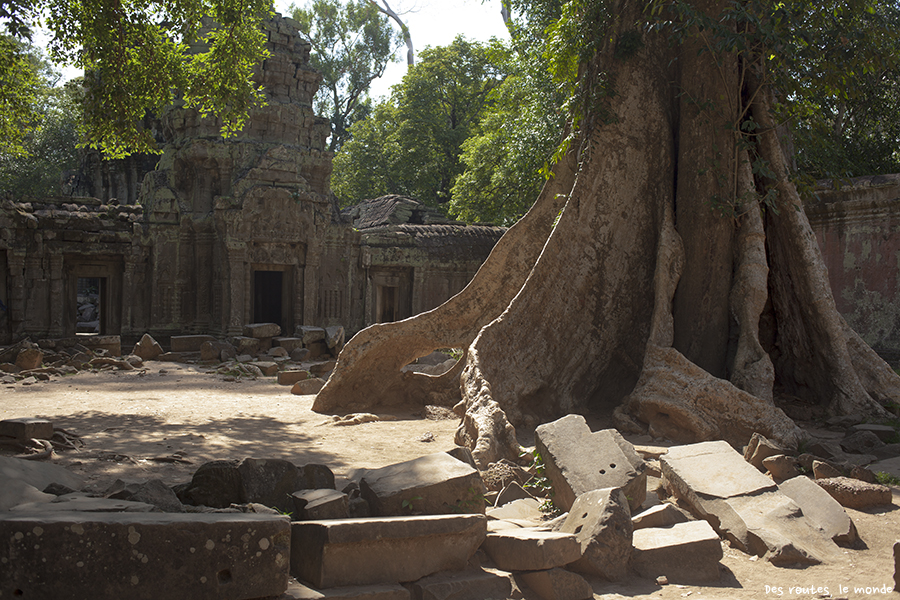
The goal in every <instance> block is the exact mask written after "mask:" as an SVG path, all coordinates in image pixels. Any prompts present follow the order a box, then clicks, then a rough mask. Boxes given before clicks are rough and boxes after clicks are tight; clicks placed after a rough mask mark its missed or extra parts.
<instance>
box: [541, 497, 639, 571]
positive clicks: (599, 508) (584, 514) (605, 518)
mask: <svg viewBox="0 0 900 600" xmlns="http://www.w3.org/2000/svg"><path fill="white" fill-rule="evenodd" d="M559 531H560V532H562V533H570V534H573V535H574V536H575V539H576V540H577V541H578V545H579V548H580V553H579V556H578V559H577V560H576V561H574V562H573V563H572V564H571V565H570V568H571V569H572V570H575V571H579V572H581V573H589V574H592V575H599V576H600V577H603V578H604V579H608V580H610V581H618V580H620V579H623V578H624V577H625V576H626V575H627V573H628V562H629V561H630V560H631V548H632V541H631V540H632V532H633V531H634V529H633V525H632V523H631V511H630V510H629V508H628V500H627V499H626V498H625V494H624V493H623V492H622V490H620V489H618V488H607V489H603V490H592V491H590V492H586V493H584V494H582V495H580V496H579V497H578V499H577V500H575V503H574V504H573V505H572V509H571V510H570V511H569V514H568V516H566V519H565V521H564V522H563V524H562V526H561V527H560V528H559Z"/></svg>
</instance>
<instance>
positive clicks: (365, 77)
mask: <svg viewBox="0 0 900 600" xmlns="http://www.w3.org/2000/svg"><path fill="white" fill-rule="evenodd" d="M290 11H291V12H292V14H293V16H294V19H296V20H297V21H298V22H299V23H300V30H301V32H302V33H303V35H304V36H306V39H307V40H308V41H309V42H310V43H311V44H312V54H311V57H310V63H311V64H312V66H313V67H315V68H316V69H317V70H318V71H319V72H320V73H322V78H323V79H322V84H321V86H320V88H319V92H318V94H317V95H316V98H315V103H314V109H315V111H316V114H320V115H325V116H328V118H329V119H330V120H331V141H330V145H329V149H330V150H331V151H337V150H339V149H340V148H341V146H343V144H344V142H345V141H346V140H347V138H348V136H349V130H350V127H351V125H353V123H355V122H357V121H359V120H361V119H363V118H365V117H366V116H367V115H368V114H369V112H370V111H371V101H370V100H369V98H368V89H369V86H370V85H371V83H372V81H373V80H374V79H376V78H378V77H381V75H382V74H384V69H385V67H386V66H387V65H388V63H389V62H391V61H393V60H394V57H395V55H396V51H397V48H398V47H399V45H400V43H401V39H400V36H399V35H398V34H395V33H394V32H393V29H392V28H391V26H390V24H389V23H388V20H387V17H385V16H384V15H383V14H382V13H381V12H379V10H378V8H377V7H376V6H374V5H372V4H371V3H370V2H367V1H366V0H350V1H349V2H348V3H347V4H342V2H341V1H340V0H313V2H312V4H311V5H308V6H307V7H305V8H298V7H296V6H293V5H292V6H291V8H290Z"/></svg>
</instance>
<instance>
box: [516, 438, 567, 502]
mask: <svg viewBox="0 0 900 600" xmlns="http://www.w3.org/2000/svg"><path fill="white" fill-rule="evenodd" d="M531 454H532V456H533V457H534V462H533V463H532V468H533V469H534V472H535V475H534V476H533V477H532V478H531V479H529V480H528V481H526V482H525V485H524V486H523V487H524V488H525V489H527V490H530V491H532V493H533V494H534V495H535V496H538V497H543V498H544V501H543V502H542V503H541V506H540V509H541V512H543V513H544V514H546V515H547V516H550V517H556V516H559V515H560V514H562V512H563V511H562V510H561V509H560V508H559V507H558V506H556V504H554V503H553V494H554V491H553V482H551V481H550V479H549V478H548V477H547V475H546V466H545V465H544V459H543V458H542V457H541V453H540V452H538V451H537V449H535V450H534V451H533V452H532V453H531Z"/></svg>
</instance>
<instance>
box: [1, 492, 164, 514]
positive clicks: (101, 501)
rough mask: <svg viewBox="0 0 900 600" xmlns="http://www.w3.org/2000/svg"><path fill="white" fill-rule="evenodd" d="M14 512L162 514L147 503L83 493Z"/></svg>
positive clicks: (17, 507)
mask: <svg viewBox="0 0 900 600" xmlns="http://www.w3.org/2000/svg"><path fill="white" fill-rule="evenodd" d="M11 510H12V511H13V512H23V513H24V512H29V513H35V512H38V513H51V512H52V513H62V512H86V513H122V512H128V513H132V512H138V513H159V512H162V511H161V510H160V509H159V508H157V507H156V506H153V505H152V504H147V503H146V502H135V501H133V500H115V499H111V498H94V497H92V496H87V495H84V494H81V493H74V494H66V495H63V496H59V497H57V498H55V499H53V500H51V501H50V502H31V503H29V504H20V505H18V506H15V507H13V508H12V509H11Z"/></svg>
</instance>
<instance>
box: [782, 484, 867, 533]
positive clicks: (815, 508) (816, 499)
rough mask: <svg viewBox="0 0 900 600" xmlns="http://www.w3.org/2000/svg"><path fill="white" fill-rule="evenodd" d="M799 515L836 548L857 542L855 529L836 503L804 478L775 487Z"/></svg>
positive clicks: (827, 494) (818, 486) (842, 509)
mask: <svg viewBox="0 0 900 600" xmlns="http://www.w3.org/2000/svg"><path fill="white" fill-rule="evenodd" d="M778 489H779V490H780V491H781V493H782V494H784V495H786V496H787V497H788V498H790V499H791V500H793V501H794V502H795V503H796V504H797V506H799V507H800V510H802V511H803V515H804V516H805V517H806V518H807V519H809V520H810V522H812V524H813V525H815V526H816V527H818V528H819V529H820V530H821V531H822V533H824V534H825V535H827V536H828V537H830V538H831V539H833V540H834V541H835V543H836V544H840V545H842V546H849V545H851V544H853V543H854V542H855V541H856V540H857V537H858V535H857V533H856V526H855V525H854V524H853V521H852V520H851V519H850V516H849V515H848V514H847V513H846V511H845V510H844V508H843V507H842V506H841V505H840V503H838V501H837V500H835V499H834V498H832V497H831V495H830V494H829V493H828V492H826V491H825V490H824V489H822V486H820V485H817V484H816V482H815V481H813V480H811V479H809V478H808V477H803V476H799V477H794V478H793V479H788V480H787V481H784V482H782V483H779V484H778Z"/></svg>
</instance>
